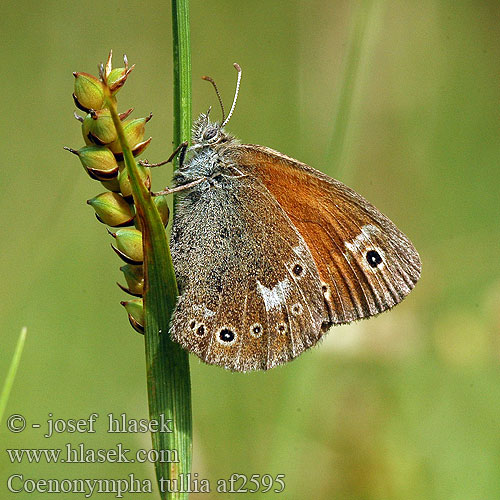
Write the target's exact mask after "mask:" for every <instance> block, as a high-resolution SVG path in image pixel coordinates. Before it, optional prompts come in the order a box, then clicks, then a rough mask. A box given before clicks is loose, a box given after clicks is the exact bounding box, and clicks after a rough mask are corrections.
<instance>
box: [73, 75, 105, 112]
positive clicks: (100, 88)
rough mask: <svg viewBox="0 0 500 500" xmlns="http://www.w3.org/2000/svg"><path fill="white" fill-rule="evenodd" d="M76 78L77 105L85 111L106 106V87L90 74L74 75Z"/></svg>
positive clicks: (75, 95)
mask: <svg viewBox="0 0 500 500" xmlns="http://www.w3.org/2000/svg"><path fill="white" fill-rule="evenodd" d="M73 76H74V77H75V93H74V95H73V97H74V99H75V103H76V104H77V106H78V107H79V108H80V109H81V110H83V111H87V112H88V111H89V110H90V109H101V108H102V107H103V106H104V96H105V94H104V85H103V83H102V82H101V81H100V80H99V79H97V78H96V77H95V76H93V75H89V74H88V73H73Z"/></svg>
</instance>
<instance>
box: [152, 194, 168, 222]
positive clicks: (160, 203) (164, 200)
mask: <svg viewBox="0 0 500 500" xmlns="http://www.w3.org/2000/svg"><path fill="white" fill-rule="evenodd" d="M153 202H154V204H155V205H156V208H157V209H158V212H159V214H160V219H161V221H162V222H163V225H164V226H165V227H166V226H167V224H168V217H169V215H170V209H169V208H168V197H167V195H165V194H162V195H160V196H155V197H154V198H153Z"/></svg>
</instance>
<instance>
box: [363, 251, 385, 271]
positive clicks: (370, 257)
mask: <svg viewBox="0 0 500 500" xmlns="http://www.w3.org/2000/svg"><path fill="white" fill-rule="evenodd" d="M366 261H367V262H368V264H370V266H372V267H377V266H378V265H379V264H380V263H381V262H382V257H380V254H379V253H378V252H377V251H376V250H370V251H369V252H367V254H366Z"/></svg>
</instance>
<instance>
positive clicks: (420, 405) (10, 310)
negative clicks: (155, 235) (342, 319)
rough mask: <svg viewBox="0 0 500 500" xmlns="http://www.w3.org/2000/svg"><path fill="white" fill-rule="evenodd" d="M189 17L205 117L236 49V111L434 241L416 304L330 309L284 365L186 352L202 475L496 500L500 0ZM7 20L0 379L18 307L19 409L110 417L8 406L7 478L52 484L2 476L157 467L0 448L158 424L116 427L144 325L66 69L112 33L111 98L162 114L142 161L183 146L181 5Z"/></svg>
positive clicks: (89, 6) (139, 444)
mask: <svg viewBox="0 0 500 500" xmlns="http://www.w3.org/2000/svg"><path fill="white" fill-rule="evenodd" d="M191 16H192V19H191V28H192V62H193V112H194V114H197V113H199V112H202V111H205V110H206V109H207V107H208V106H209V105H212V106H213V107H214V112H215V113H216V114H217V112H218V110H217V103H216V99H215V95H214V93H213V90H212V88H211V86H210V85H209V84H207V83H206V82H203V81H202V80H201V79H199V77H200V76H201V75H204V74H208V75H210V76H212V77H214V78H215V79H216V81H217V83H218V85H219V87H220V90H221V93H222V95H223V98H224V100H225V102H226V106H229V104H230V101H231V98H232V94H233V89H234V83H235V71H234V69H233V68H232V63H233V62H234V61H237V62H238V63H239V64H240V65H241V66H242V68H243V73H244V74H243V82H242V88H241V93H240V98H239V102H238V106H237V109H236V112H235V114H234V117H233V118H232V120H231V123H230V126H229V127H228V128H229V130H230V131H232V132H233V133H235V134H236V135H237V136H238V137H240V138H241V139H242V140H243V141H245V142H251V143H257V144H263V145H266V146H270V147H273V148H275V149H277V150H279V151H282V152H284V153H286V154H288V155H290V156H293V157H296V158H298V159H300V160H302V161H305V162H307V163H309V164H310V165H313V166H315V167H316V168H318V169H320V170H323V171H324V172H326V173H328V174H330V175H332V176H335V177H338V178H340V179H341V180H344V181H345V182H347V183H348V184H349V185H350V186H351V187H353V188H354V189H356V190H357V191H359V192H360V193H361V194H363V195H364V196H365V197H366V198H368V199H369V200H370V201H372V202H373V203H374V204H375V205H376V206H377V207H378V208H380V209H381V210H382V211H383V212H384V213H386V214H387V215H388V216H389V217H391V219H392V220H393V221H394V222H396V223H397V224H398V225H399V226H400V227H401V229H402V230H403V231H404V232H405V233H406V234H407V235H408V236H409V237H410V238H411V239H412V241H413V242H414V244H415V246H416V248H417V249H418V250H419V252H420V254H421V257H422V261H423V274H422V278H421V281H420V283H419V284H418V286H417V287H416V289H415V291H414V292H413V293H412V294H411V295H410V296H409V297H408V298H407V299H406V300H405V301H404V302H403V304H401V305H399V306H398V307H396V308H395V309H394V310H393V311H391V312H390V313H386V314H383V315H381V316H380V317H377V318H374V319H371V320H369V321H364V322H359V323H356V324H354V325H351V326H345V327H341V328H335V329H334V330H333V331H331V332H330V334H329V335H328V336H327V337H326V339H325V341H324V342H323V343H322V344H321V345H320V346H319V347H318V348H315V349H312V350H311V351H310V352H307V353H305V354H304V355H302V356H301V357H300V358H299V359H298V360H296V361H294V362H293V363H291V364H289V365H288V366H284V367H280V368H276V369H273V370H271V371H270V372H268V373H253V374H232V373H229V372H225V371H224V370H222V369H220V368H218V367H210V366H205V365H202V364H201V363H200V362H199V361H198V359H197V358H194V357H193V358H191V366H192V387H193V411H194V471H195V472H197V473H198V474H199V476H198V477H199V478H208V479H210V481H211V483H212V487H213V489H214V490H215V484H216V481H217V479H219V478H228V477H229V475H230V474H232V473H233V472H239V473H244V474H247V475H248V476H250V475H251V474H254V473H256V474H265V473H270V474H273V475H276V474H279V473H282V474H285V476H286V477H285V482H286V489H285V492H284V493H281V494H280V495H279V498H286V499H287V500H295V499H304V498H311V499H336V500H337V499H338V500H344V499H356V500H358V499H359V500H365V499H366V500H392V499H405V500H413V499H439V500H442V499H447V500H459V499H464V500H471V499H478V500H479V499H480V500H486V499H497V498H500V366H499V365H500V338H499V333H500V312H499V311H500V258H499V255H500V224H499V212H500V210H499V209H500V189H499V181H500V141H499V131H500V127H499V116H500V78H499V75H500V31H499V24H500V4H499V3H498V1H497V0H491V1H484V0H475V1H451V0H449V1H445V0H423V1H421V2H410V1H403V2H398V1H375V2H368V3H358V2H348V1H337V0H336V1H325V0H323V1H320V0H307V1H301V2H300V1H287V2H268V1H263V0H254V1H253V2H234V1H229V0H225V1H220V0H214V1H211V2H203V1H201V0H193V1H192V3H191ZM356 26H357V27H358V28H359V27H360V26H361V27H364V35H365V36H364V38H363V43H362V44H361V45H360V46H359V47H358V48H359V50H358V51H357V52H356V50H354V52H353V49H352V47H353V45H352V40H353V37H354V39H358V40H359V29H357V28H356ZM356 37H358V38H356ZM0 40H1V46H2V60H3V63H2V74H1V76H0V95H1V101H2V104H1V111H2V113H1V121H0V130H1V137H2V160H1V162H2V171H3V175H2V182H1V186H2V189H1V197H0V209H1V214H2V221H3V222H2V224H1V228H2V229H1V231H2V232H1V242H2V266H1V268H2V273H1V276H2V291H1V292H0V293H1V300H0V322H1V325H0V335H1V347H0V353H1V354H0V383H1V382H2V380H3V378H4V376H5V374H6V372H7V368H8V365H9V362H10V359H11V356H12V353H13V351H14V346H15V342H16V339H17V336H18V332H19V331H20V329H21V326H23V325H27V326H28V339H27V343H26V347H25V352H24V355H23V359H22V362H21V365H20V369H19V373H18V376H17V379H16V381H15V385H14V389H13V394H12V397H11V399H10V401H9V405H8V409H7V415H10V414H12V413H21V414H23V415H25V416H26V418H27V420H28V426H29V427H30V425H31V423H40V424H43V423H44V422H45V421H46V420H47V418H48V414H49V413H52V414H53V415H54V417H55V418H83V417H87V416H88V415H89V414H90V413H92V412H97V413H99V414H100V415H101V422H100V425H98V427H97V429H98V432H97V433H96V434H91V435H85V434H83V435H75V434H70V435H68V434H61V435H58V436H54V437H52V438H51V439H46V438H44V437H43V435H42V434H43V433H42V432H41V430H40V429H39V430H35V429H29V430H26V431H25V432H23V433H20V434H11V433H9V432H8V431H7V430H6V428H5V424H4V422H2V425H1V429H0V442H1V443H2V451H1V454H0V471H1V484H0V497H1V498H2V499H3V498H31V499H36V498H39V497H40V498H46V497H47V495H44V494H42V493H32V494H31V495H29V496H28V495H27V494H24V495H23V494H21V495H16V494H13V493H9V492H8V491H7V489H6V479H7V477H9V476H11V475H12V474H24V476H25V478H125V477H127V476H128V474H130V473H134V475H135V477H136V478H140V479H144V478H150V479H153V477H154V476H153V468H152V467H151V466H150V465H149V464H142V465H139V464H109V463H105V464H86V465H81V464H71V465H70V464H66V465H64V464H62V465H60V464H59V465H55V464H43V463H41V464H37V465H34V464H29V463H26V462H24V463H22V464H11V463H10V462H9V460H8V457H7V455H6V453H5V451H4V449H3V448H5V447H7V448H26V447H28V448H58V447H62V446H63V445H64V444H65V443H68V442H71V443H73V445H77V444H78V443H81V442H83V443H85V445H86V446H88V447H91V448H112V447H114V446H115V445H116V443H117V442H121V443H123V445H124V446H125V447H127V448H130V449H132V450H137V449H139V448H146V449H148V448H150V437H149V435H144V434H128V435H125V434H124V435H119V436H115V435H113V434H107V433H106V432H105V425H104V419H105V418H106V417H105V416H106V414H108V413H110V412H113V413H115V414H117V415H119V414H121V413H123V412H125V413H127V415H128V416H129V417H135V418H146V417H147V401H146V392H145V386H146V384H145V367H144V352H143V351H144V349H143V339H142V337H141V336H139V335H137V334H135V333H133V332H132V330H131V328H130V327H129V325H128V321H127V318H126V315H125V311H124V310H123V309H122V308H121V306H120V305H119V301H120V300H123V299H124V294H123V293H122V292H121V291H120V290H119V289H118V288H117V287H116V285H115V283H114V282H115V281H117V280H121V281H123V279H122V277H121V273H120V272H119V270H118V267H119V265H120V263H119V261H118V259H117V257H116V256H115V255H114V253H113V252H112V251H111V249H110V247H109V243H110V240H109V237H108V236H107V234H106V230H105V227H104V226H102V225H100V224H98V223H97V222H96V220H95V218H94V215H93V213H92V209H91V208H90V207H88V206H86V205H85V200H87V199H88V198H90V197H92V196H94V195H95V194H97V193H99V192H101V191H102V188H101V187H100V185H99V184H97V183H95V182H93V181H91V180H90V179H89V178H88V177H87V176H86V175H85V174H84V172H83V169H82V168H81V166H80V165H79V162H78V161H77V159H75V158H74V157H72V156H71V155H70V154H68V153H67V152H65V151H63V149H62V146H63V145H67V146H71V147H75V148H79V147H81V145H82V139H81V135H80V129H79V126H78V123H77V122H76V121H75V120H74V119H73V117H72V113H73V110H74V106H73V102H72V99H71V92H72V88H73V76H72V75H71V72H72V71H87V72H92V73H95V72H96V64H97V63H98V62H100V61H102V60H104V59H105V57H106V55H107V52H108V50H109V49H110V48H113V49H114V51H115V55H116V56H118V57H119V56H120V55H121V54H122V53H124V52H126V53H127V55H128V57H129V60H130V61H131V62H132V63H136V64H137V67H136V70H135V71H134V73H133V74H132V76H131V78H130V80H129V82H128V83H127V86H126V87H125V90H123V91H122V92H121V93H120V95H119V99H120V100H119V102H120V104H121V109H122V110H124V109H126V108H128V107H129V106H134V107H135V109H136V111H135V113H134V116H144V115H146V114H148V113H149V112H150V111H153V112H154V114H155V117H154V119H153V120H152V122H150V124H149V125H148V132H149V134H150V135H152V136H153V138H154V139H153V143H152V145H151V147H150V148H149V149H148V151H147V155H146V156H147V158H148V159H150V160H154V161H159V160H161V159H164V158H166V157H167V156H168V155H169V154H170V152H171V151H172V140H171V138H172V125H171V122H172V90H171V80H172V61H171V23H170V4H169V3H168V2H158V1H150V2H147V3H144V2H134V1H130V0H124V1H121V2H113V1H111V2H100V1H95V0H89V1H87V2H78V3H77V2H62V1H55V0H52V1H51V0H47V1H45V2H38V1H36V2H35V1H26V0H22V1H21V2H8V3H7V4H6V5H4V6H3V8H2V16H1V17H0ZM353 53H354V56H353ZM353 61H357V62H358V63H359V64H358V65H357V71H356V72H355V73H354V74H353V73H352V71H351V70H350V69H349V68H351V69H352V65H351V66H349V63H352V62H353ZM346 68H347V69H346ZM350 72H351V73H350ZM346 74H347V76H349V75H350V76H354V77H355V78H353V80H352V81H351V82H349V81H348V83H349V85H346V84H345V81H346ZM343 82H344V84H343ZM342 88H344V91H342ZM345 89H347V90H348V91H347V92H345ZM349 97H350V100H349V99H348V98H349ZM339 103H340V104H339ZM339 105H340V108H339ZM339 109H340V110H341V111H342V113H343V118H342V122H341V125H342V127H344V128H345V130H344V131H345V135H343V136H342V135H341V136H340V138H341V139H342V137H343V139H342V140H339V136H337V135H336V132H335V130H334V119H335V115H336V113H337V111H338V110H339ZM344 112H345V113H344ZM337 123H340V122H337ZM337 130H338V129H337ZM339 144H342V147H341V149H339V147H340V146H339ZM339 151H340V152H341V154H340V159H339ZM334 159H337V160H338V161H335V160H334ZM339 161H340V163H339ZM168 182H169V167H166V168H164V169H162V172H156V171H155V179H154V184H155V185H154V187H155V188H160V187H161V186H163V185H165V184H167V183H168ZM42 428H43V427H42ZM63 496H64V498H73V497H75V498H77V497H78V498H83V496H82V495H80V496H78V495H63ZM246 496H248V495H246ZM59 497H61V498H62V496H61V495H58V496H54V495H50V498H59ZM192 497H193V498H242V497H245V495H242V494H239V495H220V494H217V493H211V494H206V495H193V496H192ZM251 497H252V498H271V497H273V494H271V493H269V494H267V495H262V494H254V495H251ZM93 498H106V499H107V498H114V495H113V494H101V495H97V494H95V495H94V497H93ZM125 498H141V499H142V498H156V497H155V496H153V495H137V494H136V495H128V496H126V497H125Z"/></svg>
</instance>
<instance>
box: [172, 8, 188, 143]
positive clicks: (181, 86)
mask: <svg viewBox="0 0 500 500" xmlns="http://www.w3.org/2000/svg"><path fill="white" fill-rule="evenodd" d="M172 36H173V49H174V54H173V56H174V145H175V146H177V145H179V144H180V143H181V142H184V141H189V140H190V138H191V42H190V33H189V0H172Z"/></svg>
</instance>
